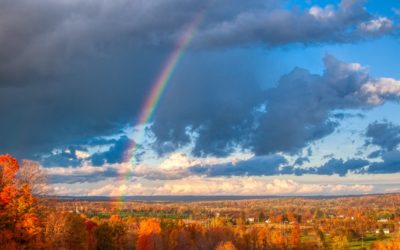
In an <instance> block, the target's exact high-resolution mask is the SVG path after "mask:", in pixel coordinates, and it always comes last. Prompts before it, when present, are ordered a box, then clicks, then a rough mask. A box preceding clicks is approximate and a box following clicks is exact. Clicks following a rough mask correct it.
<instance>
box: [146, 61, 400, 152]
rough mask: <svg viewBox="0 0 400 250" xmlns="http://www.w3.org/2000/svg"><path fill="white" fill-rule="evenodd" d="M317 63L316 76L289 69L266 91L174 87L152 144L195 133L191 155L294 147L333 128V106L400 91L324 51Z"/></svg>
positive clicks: (180, 140)
mask: <svg viewBox="0 0 400 250" xmlns="http://www.w3.org/2000/svg"><path fill="white" fill-rule="evenodd" d="M324 64H325V70H324V72H323V74H322V75H316V74H311V73H310V72H309V71H307V70H305V69H300V68H296V69H294V70H293V71H292V72H290V73H289V74H287V75H285V76H283V77H282V78H281V79H280V81H279V82H278V85H277V86H276V87H274V88H271V89H268V90H266V91H262V90H260V88H259V87H257V85H251V84H250V83H251V82H250V83H249V82H246V81H244V82H242V81H227V80H225V81H222V82H221V83H220V84H219V86H221V87H223V88H222V89H221V90H219V89H215V88H214V91H213V92H211V93H210V92H209V89H210V88H212V87H211V84H212V83H211V82H210V83H208V82H207V81H206V82H204V83H202V84H196V80H193V81H192V85H176V86H175V87H174V89H172V90H171V92H170V93H169V96H167V97H166V98H165V100H164V104H163V106H162V108H161V109H160V114H159V115H158V116H157V118H156V120H155V122H154V125H153V127H152V130H153V132H154V134H155V135H156V138H157V143H158V145H164V144H165V143H168V142H169V143H175V144H177V145H179V146H181V145H185V144H187V143H189V141H190V135H191V134H195V135H196V136H195V138H196V139H195V140H194V150H193V153H194V154H195V155H218V156H221V155H226V154H229V153H230V152H232V150H234V149H235V147H237V146H238V145H239V146H240V147H242V148H247V149H251V150H252V151H253V152H254V153H256V154H257V155H267V154H270V153H276V152H288V153H296V152H298V151H299V150H300V149H302V148H304V147H305V146H307V145H308V144H309V143H310V142H313V141H315V140H317V139H321V138H323V137H325V136H326V135H329V134H331V133H332V132H333V131H334V130H335V128H336V127H337V126H338V124H339V123H338V120H337V118H336V117H335V112H334V111H336V110H344V109H350V110H351V109H353V110H356V109H367V108H372V107H375V106H377V105H381V104H383V103H384V102H385V101H387V100H398V98H399V96H400V83H399V82H398V81H396V80H394V79H388V78H372V77H370V76H369V75H368V72H367V70H366V69H365V68H363V67H362V66H361V65H359V64H348V63H344V62H342V61H339V60H337V59H336V58H334V57H333V56H330V55H327V56H326V57H325V58H324ZM244 83H246V86H244ZM219 91H221V92H219ZM206 93H208V94H206ZM177 100H179V102H177ZM180 101H182V102H180ZM181 103H184V104H185V105H181ZM188 131H189V132H188Z"/></svg>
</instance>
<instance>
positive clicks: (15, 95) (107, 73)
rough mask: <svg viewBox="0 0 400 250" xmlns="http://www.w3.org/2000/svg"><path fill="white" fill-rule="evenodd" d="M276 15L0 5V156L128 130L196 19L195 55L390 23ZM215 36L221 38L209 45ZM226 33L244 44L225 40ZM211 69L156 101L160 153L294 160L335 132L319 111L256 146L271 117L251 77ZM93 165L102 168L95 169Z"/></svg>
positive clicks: (160, 1) (216, 6)
mask: <svg viewBox="0 0 400 250" xmlns="http://www.w3.org/2000/svg"><path fill="white" fill-rule="evenodd" d="M227 6H228V7H227ZM282 6H283V4H282V3H279V1H261V0H251V1H246V4H245V6H244V4H243V1H239V0H234V1H228V0H223V1H215V2H212V3H209V2H208V1H197V0H189V1H182V0H168V1H165V0H153V1H141V0H131V1H129V0H118V1H110V0H106V1H91V0H84V1H64V0H62V1H51V0H37V1H28V0H22V1H12V0H4V1H1V2H0V89H1V91H0V113H1V114H2V119H1V123H0V138H1V140H0V151H1V152H9V153H12V154H14V155H16V156H17V157H20V158H32V159H39V158H40V157H41V154H43V153H46V154H48V153H49V152H51V150H53V149H55V148H57V149H60V148H61V149H62V148H66V147H68V146H76V145H88V144H90V143H91V142H90V141H91V140H92V139H93V138H95V137H99V136H104V135H111V134H120V132H121V131H120V129H121V128H123V127H125V126H126V125H127V124H134V117H135V116H136V114H137V113H138V110H139V107H140V105H141V104H142V103H143V101H144V98H145V96H146V95H147V93H148V89H149V85H150V84H151V83H152V82H153V80H154V77H155V75H156V74H157V72H158V69H159V68H160V67H161V65H162V62H163V61H164V60H165V56H166V54H167V53H168V51H170V49H171V47H172V45H173V44H174V43H175V41H176V39H177V37H178V36H179V34H181V33H182V31H183V29H184V28H185V27H186V25H187V24H188V23H190V22H191V21H192V20H193V17H194V16H196V15H197V14H199V13H201V12H202V11H204V10H205V12H204V13H206V15H205V19H204V22H203V23H202V25H201V26H200V28H199V32H198V33H197V35H196V36H195V37H194V43H193V46H195V47H196V48H197V49H199V48H201V49H204V48H217V47H221V45H223V46H228V47H232V46H236V45H238V46H242V45H248V44H253V45H258V44H259V43H260V42H261V43H264V44H267V45H268V46H272V45H273V46H278V45H284V44H292V43H301V44H310V43H324V42H352V41H357V40H360V39H364V38H369V37H372V36H380V35H384V34H388V33H390V32H391V23H390V20H387V19H377V17H374V16H373V15H372V14H371V13H368V12H367V11H366V10H365V9H364V8H363V2H362V1H342V2H341V3H340V4H339V5H338V6H336V7H335V6H333V7H326V8H325V7H323V8H318V7H315V6H314V7H313V8H308V9H307V8H305V9H304V10H301V9H300V8H294V9H290V10H288V9H287V8H286V7H282ZM331 12H332V13H333V14H332V15H333V16H332V17H331V14H330V13H331ZM277 13H283V14H282V19H279V18H278V19H276V18H274V17H275V16H276V15H277ZM326 18H328V19H326ZM331 18H332V19H331ZM296 20H297V21H298V22H297V21H296ZM373 20H375V22H372V21H373ZM376 20H378V21H376ZM371 22H372V23H371ZM264 24H265V30H261V25H264ZM299 24H301V25H300V26H301V28H302V31H301V32H303V33H301V32H299V30H298V29H297V28H298V27H300V26H299ZM330 25H332V26H334V27H331V26H330ZM275 26H276V27H278V28H282V30H280V31H279V32H276V34H275V36H273V37H272V36H270V34H268V32H269V31H268V30H269V29H270V28H271V27H275ZM221 27H222V28H223V27H227V29H226V31H224V32H221V33H220V37H218V36H217V34H218V32H216V31H218V30H221ZM325 29H326V30H328V32H323V30H325ZM236 30H238V31H240V32H238V35H239V36H241V37H244V36H246V37H248V38H249V39H247V38H246V40H242V38H241V37H233V36H232V34H233V33H232V31H236ZM310 30H315V31H316V32H315V33H314V32H310ZM349 30H351V32H350V33H349V32H348V31H349ZM275 31H276V29H275ZM300 33H301V34H304V35H301V34H300ZM227 34H228V35H227ZM249 34H251V35H250V36H248V35H249ZM227 38H228V39H227ZM221 41H222V42H221ZM218 66H220V65H215V64H214V65H207V66H202V67H203V69H202V70H201V69H199V72H202V74H203V75H201V76H198V77H197V78H198V79H196V80H193V78H194V77H195V75H193V76H192V77H189V76H187V78H186V79H183V80H184V81H185V83H184V84H183V83H180V84H178V83H177V85H179V87H177V88H175V89H174V90H173V91H177V92H176V93H172V94H171V97H170V99H168V100H167V101H165V104H168V105H171V107H163V108H161V109H160V112H159V116H160V118H157V119H158V120H157V121H156V122H155V124H154V131H155V134H156V136H157V142H158V143H157V148H158V151H160V152H163V151H168V150H171V149H174V148H177V147H179V146H181V145H185V144H187V143H188V142H189V140H190V136H194V137H195V138H197V139H196V142H195V149H194V151H193V152H194V154H196V155H207V154H213V155H219V156H222V155H226V154H228V153H229V152H232V150H233V149H234V148H235V147H242V146H243V145H241V144H242V142H244V143H245V145H244V147H248V148H251V149H253V148H254V150H255V151H256V152H257V153H258V154H264V153H268V152H270V151H271V152H273V151H278V150H291V149H296V148H299V147H301V146H302V145H305V144H306V142H307V141H310V140H313V139H316V138H321V137H322V136H324V135H326V134H329V133H330V132H331V131H332V130H333V129H334V128H335V126H336V123H335V122H334V121H331V120H329V119H328V118H327V115H326V114H324V113H323V112H324V111H322V113H323V114H320V115H318V114H316V115H315V116H316V117H313V118H310V120H308V118H299V121H300V124H299V126H300V127H303V128H300V129H298V128H289V127H288V128H283V130H285V129H286V130H285V132H290V133H289V134H288V135H289V137H290V138H292V139H289V140H288V141H285V140H284V141H283V142H282V143H280V142H279V144H280V145H277V147H275V148H274V147H271V146H268V145H262V144H264V143H265V141H264V139H266V138H268V139H267V140H271V139H275V138H270V136H271V134H270V131H268V130H269V129H272V128H273V127H274V125H273V124H272V125H270V126H269V125H266V122H268V119H271V118H269V117H270V116H272V115H265V114H264V113H263V112H261V111H260V110H259V108H260V104H262V103H264V102H265V99H271V98H272V97H268V98H266V97H265V93H264V92H263V91H262V90H261V89H260V87H259V86H258V85H257V84H256V83H255V81H253V79H249V77H248V76H249V74H247V75H246V74H242V75H241V74H239V73H238V72H236V70H235V69H227V68H222V66H221V68H219V67H218ZM207 67H208V68H207ZM217 69H219V70H220V74H219V73H216V71H217ZM292 74H294V73H292ZM307 74H308V76H307V77H310V74H309V73H307ZM307 74H306V75H307ZM183 85H185V86H183ZM182 86H183V87H182ZM173 91H172V90H171V92H173ZM167 98H168V97H167ZM171 99H172V101H171ZM271 100H272V99H271ZM271 100H267V103H268V105H270V104H269V103H273V101H271ZM271 108H272V109H273V106H269V107H268V112H267V113H269V110H270V109H271ZM173 109H176V111H174V110H173ZM312 111H315V110H312ZM177 112H180V114H179V113H177ZM168 116H171V117H168ZM266 116H267V118H265V117H266ZM254 117H260V121H258V120H257V119H255V118H254ZM278 118H279V117H278ZM174 119H177V121H175V120H174ZM313 119H315V121H314V120H313ZM258 122H259V123H260V124H258ZM309 125H310V127H307V128H304V126H309ZM163 126H165V128H162V127H163ZM285 126H287V125H285ZM256 127H257V128H256ZM263 129H265V132H261V131H262V130H263ZM254 130H255V131H256V132H254ZM292 131H293V134H292V133H291V132H292ZM186 132H193V133H192V134H190V133H189V134H190V136H189V135H188V134H187V133H186ZM259 135H260V136H261V137H262V140H261V141H257V138H256V137H257V136H259ZM280 135H282V134H280ZM278 137H279V136H278ZM293 137H296V138H293ZM279 138H281V137H279ZM277 142H278V141H277ZM291 143H293V145H289V144H291ZM264 146H265V150H264V149H263V147H264ZM64 158H65V157H63V159H60V161H64V160H65V159H64ZM53 159H55V158H53ZM49 160H51V159H49ZM101 161H104V162H107V160H106V158H104V157H103V158H102V157H101V160H99V162H101ZM72 164H74V163H72Z"/></svg>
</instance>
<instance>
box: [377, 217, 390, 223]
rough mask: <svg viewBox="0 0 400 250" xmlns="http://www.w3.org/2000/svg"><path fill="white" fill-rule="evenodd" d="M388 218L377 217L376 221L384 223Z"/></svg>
mask: <svg viewBox="0 0 400 250" xmlns="http://www.w3.org/2000/svg"><path fill="white" fill-rule="evenodd" d="M388 221H389V220H388V219H385V218H381V219H379V220H378V222H380V223H386V222H388Z"/></svg>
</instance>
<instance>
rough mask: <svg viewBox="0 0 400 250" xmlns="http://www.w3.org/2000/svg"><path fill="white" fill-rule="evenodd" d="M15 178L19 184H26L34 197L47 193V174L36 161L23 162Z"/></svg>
mask: <svg viewBox="0 0 400 250" xmlns="http://www.w3.org/2000/svg"><path fill="white" fill-rule="evenodd" d="M17 178H18V181H19V183H25V184H27V185H28V186H29V187H30V188H31V190H32V193H33V194H35V195H46V194H48V192H49V187H48V185H47V183H48V182H47V174H46V172H45V171H44V170H43V169H42V168H41V166H40V164H39V163H38V162H36V161H30V160H23V161H22V164H21V166H20V168H19V170H18V173H17Z"/></svg>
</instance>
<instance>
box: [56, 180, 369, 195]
mask: <svg viewBox="0 0 400 250" xmlns="http://www.w3.org/2000/svg"><path fill="white" fill-rule="evenodd" d="M373 190H374V187H373V186H372V185H357V184H356V185H344V184H327V185H324V184H311V183H299V182H296V181H294V180H291V179H277V178H276V179H272V180H266V179H262V178H252V177H241V178H230V179H226V178H207V179H205V178H201V177H190V178H187V179H185V180H173V181H167V182H165V183H154V182H150V183H148V182H143V181H140V180H136V181H135V182H132V183H113V184H107V185H103V186H101V187H99V188H96V189H93V190H91V191H88V193H87V194H88V195H106V196H119V195H121V194H124V195H294V194H296V195H310V194H332V195H338V194H350V193H352V194H354V193H362V194H364V193H370V192H372V191H373ZM62 192H65V191H62ZM71 192H72V191H71V190H69V191H68V193H71Z"/></svg>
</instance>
